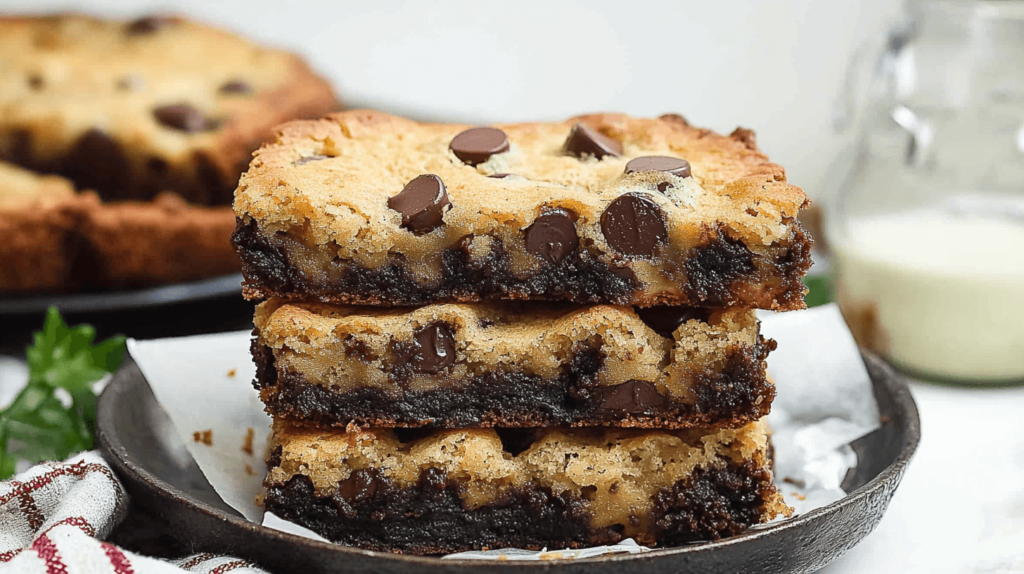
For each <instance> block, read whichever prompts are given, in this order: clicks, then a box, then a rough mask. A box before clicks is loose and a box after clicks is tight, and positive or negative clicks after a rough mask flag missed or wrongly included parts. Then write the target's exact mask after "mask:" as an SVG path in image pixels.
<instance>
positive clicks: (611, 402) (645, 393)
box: [598, 379, 668, 415]
mask: <svg viewBox="0 0 1024 574" xmlns="http://www.w3.org/2000/svg"><path fill="white" fill-rule="evenodd" d="M600 389H601V394H600V399H601V406H600V407H598V409H599V410H602V411H613V412H616V413H623V414H630V415H639V414H650V413H651V412H652V410H653V409H657V408H659V407H663V406H665V405H666V404H668V399H666V398H665V396H664V395H662V394H659V393H658V389H657V387H655V386H654V384H652V383H649V382H647V381H638V380H636V379H630V380H628V381H626V382H625V383H622V384H621V385H615V386H614V387H601V388H600Z"/></svg>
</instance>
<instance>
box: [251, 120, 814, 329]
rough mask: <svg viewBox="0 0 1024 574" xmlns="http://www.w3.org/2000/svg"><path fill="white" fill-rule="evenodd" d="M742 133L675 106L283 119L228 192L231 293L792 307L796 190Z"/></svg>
mask: <svg viewBox="0 0 1024 574" xmlns="http://www.w3.org/2000/svg"><path fill="white" fill-rule="evenodd" d="M752 142H753V140H752V138H749V137H747V138H743V137H732V136H728V137H727V136H720V135H717V134H714V133H711V132H709V131H708V130H702V129H698V128H694V127H691V126H689V125H688V124H687V123H686V122H685V120H683V119H682V118H680V117H679V116H664V117H662V118H658V119H638V118H630V117H627V116H622V115H612V114H606V115H592V116H581V117H577V118H573V119H570V120H568V121H566V122H562V123H550V124H515V125H498V126H493V127H487V128H482V127H477V128H471V127H469V126H459V125H440V124H420V123H416V122H412V121H409V120H405V119H401V118H397V117H394V116H389V115H386V114H382V113H379V112H372V111H351V112H342V113H338V114H332V115H330V116H328V117H327V118H325V119H323V120H320V121H303V122H292V123H289V124H286V125H284V126H283V127H281V128H280V129H279V130H278V133H277V135H276V137H275V138H274V139H273V140H272V141H270V142H269V143H267V144H265V145H264V146H263V147H262V148H261V149H260V150H259V151H258V152H257V154H256V159H255V160H254V161H253V163H252V164H251V166H250V169H249V171H248V173H246V174H245V175H244V176H243V177H242V180H241V182H240V185H239V187H238V190H237V191H236V196H235V204H234V205H235V213H236V215H237V217H238V224H237V229H236V231H235V235H234V241H235V245H236V247H237V249H238V252H239V254H240V255H241V258H242V262H243V269H244V275H245V293H246V295H247V296H248V297H250V298H253V299H265V298H268V297H271V296H275V297H285V298H307V297H312V298H315V299H319V300H320V301H323V302H332V303H341V304H369V305H420V304H426V303H434V302H456V301H458V302H471V301H479V300H483V299H492V298H505V299H531V300H563V301H572V302H575V303H586V304H593V303H613V304H620V305H627V304H628V305H638V306H652V305H665V304H670V305H693V306H705V307H742V308H764V309H775V310H789V309H798V308H802V307H803V305H804V303H803V294H804V287H803V285H802V283H801V280H800V279H801V276H802V275H803V274H804V272H805V271H806V270H807V268H808V267H809V266H810V256H809V252H810V245H811V239H810V237H808V235H807V234H806V233H805V232H804V230H803V228H802V227H801V226H800V223H799V221H798V220H797V219H796V215H797V212H798V211H799V210H800V209H801V208H802V207H803V206H804V205H805V204H806V203H807V200H806V197H805V196H804V193H803V192H802V191H801V190H800V189H799V188H797V187H794V186H792V185H789V184H788V183H786V178H785V172H784V171H783V169H782V168H781V167H779V166H777V165H775V164H772V163H770V162H769V161H768V159H767V158H766V157H765V156H764V154H762V153H761V152H759V151H758V150H757V149H756V146H754V145H753V143H752Z"/></svg>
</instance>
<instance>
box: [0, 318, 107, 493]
mask: <svg viewBox="0 0 1024 574" xmlns="http://www.w3.org/2000/svg"><path fill="white" fill-rule="evenodd" d="M95 338H96V330H95V329H93V328H92V326H90V325H78V326H76V327H68V326H67V325H66V324H65V323H64V320H63V319H62V318H61V316H60V312H58V311H57V308H56V307H50V309H49V310H48V311H47V313H46V322H45V323H44V324H43V330H42V331H37V332H35V333H34V334H33V342H32V345H30V346H29V347H28V348H27V349H26V351H25V355H26V359H27V362H28V384H26V385H25V388H23V389H22V390H21V392H19V393H18V395H17V397H15V399H14V402H12V403H11V404H10V405H9V406H8V407H7V408H5V409H3V410H0V479H3V478H8V477H10V476H12V475H13V474H14V472H15V468H16V466H17V463H18V461H19V460H26V461H28V462H31V463H37V462H41V461H44V460H63V459H65V458H67V457H69V456H71V455H72V454H75V453H76V452H80V451H83V450H88V449H91V448H92V447H93V444H94V441H95V436H96V393H95V392H94V391H93V383H95V382H96V381H98V380H100V379H102V378H103V377H104V376H105V375H107V373H112V372H114V370H116V369H117V367H118V366H120V365H121V360H122V359H123V358H124V352H125V338H124V337H121V336H117V337H111V338H109V339H107V340H105V341H103V342H101V343H98V344H95V345H94V344H93V341H94V340H95Z"/></svg>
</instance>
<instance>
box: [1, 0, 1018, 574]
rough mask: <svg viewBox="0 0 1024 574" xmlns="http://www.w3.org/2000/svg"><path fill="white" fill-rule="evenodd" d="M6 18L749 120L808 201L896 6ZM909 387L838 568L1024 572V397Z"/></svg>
mask: <svg viewBox="0 0 1024 574" xmlns="http://www.w3.org/2000/svg"><path fill="white" fill-rule="evenodd" d="M0 8H2V9H3V10H4V11H43V10H52V9H72V10H85V11H92V12H99V13H104V14H111V15H124V16H136V15H140V14H145V13H150V12H154V11H180V12H183V13H187V14H191V15H194V16H196V17H200V18H202V19H205V20H208V21H210V22H214V23H217V24H220V25H222V26H225V27H228V28H232V29H235V30H237V31H240V32H242V33H244V34H246V35H249V36H251V37H254V38H257V39H259V40H262V41H264V42H269V43H273V44H276V45H280V46H284V47H288V48H291V49H294V50H296V51H299V52H302V53H304V54H305V55H306V56H307V57H308V58H309V59H310V60H311V62H312V63H313V65H314V66H315V67H316V68H317V69H318V70H319V71H320V72H322V73H323V74H324V75H326V76H328V77H329V78H331V80H332V81H333V82H334V84H335V86H336V88H337V90H338V93H339V94H340V95H341V97H342V99H344V100H345V101H346V102H348V103H350V104H354V105H360V106H373V107H379V108H381V109H384V110H387V111H392V112H398V113H405V114H408V115H412V116H414V117H418V118H425V119H457V120H463V121H467V122H479V123H486V122H489V121H512V120H533V119H561V118H564V117H566V116H568V115H571V114H576V113H581V112H590V111H623V112H628V113H631V114H638V115H654V114H661V113H664V112H679V113H682V114H683V115H685V116H686V117H687V118H689V119H690V120H691V122H693V123H695V124H698V125H704V126H707V127H711V128H714V129H715V130H718V131H724V132H728V131H730V130H732V129H733V128H734V127H735V126H737V125H743V126H746V127H752V128H754V129H756V130H757V132H758V137H759V142H760V145H761V147H762V149H764V150H765V151H766V152H768V154H769V155H770V156H771V157H772V158H773V159H774V160H776V161H778V162H779V163H781V164H782V165H784V166H786V168H787V171H788V174H789V178H790V180H791V181H792V182H793V183H795V184H797V185H801V186H803V187H804V188H805V189H806V190H807V191H808V193H809V195H811V196H812V197H815V196H820V195H821V194H823V193H824V192H826V191H828V190H829V182H830V179H829V178H830V175H831V173H830V170H829V165H830V163H831V162H832V160H833V159H834V158H835V156H836V155H837V154H838V153H840V151H841V138H838V137H836V135H835V134H834V132H833V129H832V125H831V122H830V120H831V113H832V106H833V103H834V101H835V99H836V97H837V96H838V93H839V90H840V88H841V85H842V76H843V71H844V68H845V65H846V62H847V61H848V59H849V58H850V57H851V55H852V53H853V52H854V50H855V49H856V48H857V47H858V46H859V45H860V44H861V43H862V42H863V41H864V40H866V39H867V38H868V37H869V36H871V35H872V34H874V33H877V32H880V31H882V30H884V29H885V28H886V27H887V26H888V25H889V24H890V23H891V22H893V21H894V19H895V18H896V17H897V15H898V14H899V13H900V4H899V3H898V2H896V1H894V0H860V1H858V2H849V1H841V0H817V1H813V0H720V1H713V0H712V1H695V0H690V1H681V2H668V1H662V2H653V1H652V2H640V1H635V0H634V1H629V2H625V1H620V2H611V1H589V2H583V1H576V2H570V1H557V0H549V1H541V0H518V1H516V0H511V1H505V2H484V1H475V2H473V1H463V0H460V1H449V2H400V1H397V0H387V1H383V0H382V1H376V2H299V1H291V2H286V1H281V0H277V1H273V0H250V1H248V2H238V1H232V2H213V1H202V0H178V1H167V2H159V3H146V2H128V1H123V0H94V1H88V2H86V1H81V2H59V1H58V2H55V1H49V0H0ZM7 366H9V364H8V365H7ZM0 370H4V369H0ZM8 374H10V371H9V370H8ZM0 382H2V381H0ZM0 386H8V387H9V385H0ZM914 393H915V396H916V397H917V399H918V401H919V405H920V407H921V411H922V421H923V430H924V439H923V441H922V445H921V449H920V451H919V453H918V456H917V457H916V459H915V461H914V463H913V464H912V465H911V467H910V470H909V472H908V474H907V477H906V480H905V481H904V484H903V486H902V487H901V488H900V490H899V491H898V492H897V494H896V497H895V499H894V501H893V504H892V507H891V509H890V511H889V513H888V514H887V515H886V518H885V519H884V520H883V522H882V524H881V525H880V526H879V528H878V530H876V532H875V533H874V534H872V535H871V536H869V537H868V539H867V540H866V541H865V542H864V543H863V544H861V545H860V546H858V547H857V548H855V549H854V550H853V551H851V552H850V554H848V555H847V556H845V557H843V558H842V559H840V560H839V561H838V562H837V563H835V564H834V565H832V566H831V567H829V568H828V569H827V571H828V572H830V573H832V574H835V573H837V572H842V573H844V574H847V573H849V574H854V573H861V572H866V573H872V574H875V573H888V572H894V573H902V572H984V573H989V574H998V573H1003V572H1020V571H1024V550H1015V548H1020V549H1024V438H1022V437H1024V417H1022V416H1021V414H1020V413H1021V405H1022V404H1024V391H1022V390H996V391H971V390H959V389H951V388H942V387H934V386H928V385H916V386H915V387H914ZM1018 542H1019V544H1018Z"/></svg>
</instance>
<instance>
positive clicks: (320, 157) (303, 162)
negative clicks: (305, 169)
mask: <svg viewBox="0 0 1024 574" xmlns="http://www.w3.org/2000/svg"><path fill="white" fill-rule="evenodd" d="M330 158H331V156H329V155H320V154H318V153H315V154H313V155H307V156H305V157H300V158H299V159H297V160H295V161H294V162H292V165H306V164H307V163H309V162H311V161H320V160H324V159H330Z"/></svg>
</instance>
